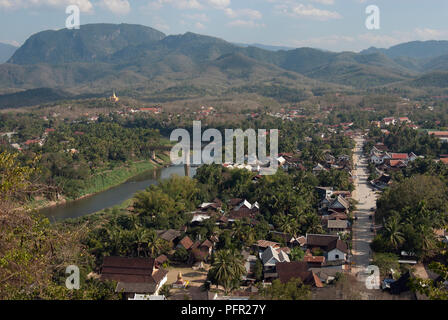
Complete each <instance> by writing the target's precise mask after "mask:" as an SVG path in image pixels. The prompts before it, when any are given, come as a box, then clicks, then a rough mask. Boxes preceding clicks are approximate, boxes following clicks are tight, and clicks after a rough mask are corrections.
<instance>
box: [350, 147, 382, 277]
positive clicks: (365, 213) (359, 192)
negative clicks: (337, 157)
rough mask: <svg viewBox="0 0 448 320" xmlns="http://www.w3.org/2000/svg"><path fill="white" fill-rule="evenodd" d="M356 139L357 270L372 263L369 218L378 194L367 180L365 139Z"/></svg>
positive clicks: (355, 249) (354, 240)
mask: <svg viewBox="0 0 448 320" xmlns="http://www.w3.org/2000/svg"><path fill="white" fill-rule="evenodd" d="M355 141H356V148H355V153H354V159H353V160H354V163H355V164H356V167H355V168H356V169H355V170H354V175H355V177H356V178H355V187H356V190H355V191H354V192H353V199H355V200H356V201H358V205H357V211H356V213H355V215H356V216H357V217H358V220H355V222H354V224H353V250H352V254H353V259H352V261H354V263H355V265H356V266H357V267H354V268H353V269H352V270H353V271H354V272H357V271H359V270H360V268H365V267H367V266H368V265H369V264H370V263H369V259H370V258H371V250H370V243H371V242H372V240H373V237H374V233H373V232H372V231H371V227H372V220H370V219H369V215H371V214H372V211H370V209H371V208H376V199H377V196H376V194H375V191H374V190H373V188H371V187H370V184H369V182H368V180H367V178H368V176H369V173H368V169H367V165H368V160H367V159H366V158H363V157H362V146H363V144H364V139H363V138H356V139H355Z"/></svg>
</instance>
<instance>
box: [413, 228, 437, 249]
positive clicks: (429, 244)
mask: <svg viewBox="0 0 448 320" xmlns="http://www.w3.org/2000/svg"><path fill="white" fill-rule="evenodd" d="M417 232H418V234H420V235H421V240H422V249H423V254H424V255H425V256H430V255H431V253H432V250H434V248H435V247H436V239H435V237H434V232H433V229H432V228H431V227H429V226H425V225H419V226H417Z"/></svg>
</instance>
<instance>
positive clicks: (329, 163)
mask: <svg viewBox="0 0 448 320" xmlns="http://www.w3.org/2000/svg"><path fill="white" fill-rule="evenodd" d="M332 169H335V170H346V171H347V172H349V173H351V171H352V164H351V158H350V156H349V155H346V154H343V155H339V156H337V157H335V156H333V155H332V154H330V153H326V154H325V155H324V159H323V160H322V161H320V162H319V163H317V164H316V166H314V168H313V173H314V174H315V175H319V174H320V173H321V172H322V171H329V170H332Z"/></svg>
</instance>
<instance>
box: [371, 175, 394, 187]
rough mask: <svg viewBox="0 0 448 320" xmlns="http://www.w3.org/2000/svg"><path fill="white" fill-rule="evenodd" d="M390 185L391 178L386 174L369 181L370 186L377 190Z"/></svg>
mask: <svg viewBox="0 0 448 320" xmlns="http://www.w3.org/2000/svg"><path fill="white" fill-rule="evenodd" d="M391 183H392V177H391V176H390V175H387V174H382V175H381V176H380V177H379V178H378V179H375V180H373V181H371V184H372V185H373V186H375V187H377V188H378V189H381V190H383V189H385V188H386V187H388V186H389V185H390V184H391Z"/></svg>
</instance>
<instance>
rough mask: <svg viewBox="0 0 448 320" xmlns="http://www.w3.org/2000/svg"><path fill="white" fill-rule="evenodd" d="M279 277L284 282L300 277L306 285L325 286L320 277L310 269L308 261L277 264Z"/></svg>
mask: <svg viewBox="0 0 448 320" xmlns="http://www.w3.org/2000/svg"><path fill="white" fill-rule="evenodd" d="M277 275H278V279H279V280H280V281H281V282H282V283H288V282H289V281H291V280H292V279H300V280H302V282H303V283H304V284H305V285H309V286H313V287H316V288H323V286H324V285H323V284H322V281H320V279H319V277H318V276H317V275H316V274H315V273H314V272H313V271H310V270H309V266H308V263H306V262H305V261H294V262H280V263H278V264H277Z"/></svg>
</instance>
